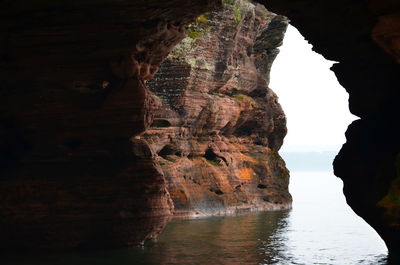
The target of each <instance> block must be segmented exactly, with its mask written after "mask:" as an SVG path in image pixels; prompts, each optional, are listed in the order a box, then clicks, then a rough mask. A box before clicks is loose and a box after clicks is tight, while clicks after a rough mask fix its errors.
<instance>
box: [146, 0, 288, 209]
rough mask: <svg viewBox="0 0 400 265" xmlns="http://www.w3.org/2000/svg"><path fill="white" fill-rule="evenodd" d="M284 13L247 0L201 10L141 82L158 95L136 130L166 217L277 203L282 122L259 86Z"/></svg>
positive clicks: (282, 187)
mask: <svg viewBox="0 0 400 265" xmlns="http://www.w3.org/2000/svg"><path fill="white" fill-rule="evenodd" d="M287 25H288V20H287V19H286V18H285V17H283V16H277V15H275V14H273V13H271V12H268V11H267V10H266V9H265V8H264V7H263V6H261V5H254V4H251V3H249V2H248V1H236V2H235V1H234V3H233V4H228V3H225V6H224V9H223V10H222V11H220V12H213V13H208V14H205V15H202V16H201V17H199V18H198V19H197V22H196V23H194V24H192V25H191V26H190V27H189V34H188V37H187V38H185V39H184V40H183V41H182V43H181V44H179V45H178V46H177V47H176V48H175V49H174V50H173V51H172V52H171V54H170V55H169V56H168V58H167V59H166V60H165V61H164V62H163V63H162V64H161V67H160V71H159V72H158V73H157V75H156V76H155V78H154V79H153V80H151V81H150V82H149V83H148V86H149V88H150V90H151V91H152V92H153V93H154V94H155V95H156V96H157V97H158V98H159V101H160V107H159V109H158V110H157V111H156V112H155V117H154V121H153V124H152V125H151V128H148V129H147V130H146V131H145V133H144V134H143V135H142V137H141V139H144V140H145V141H146V142H147V143H149V145H150V146H151V148H152V150H153V151H154V155H155V160H156V161H157V163H158V164H159V165H160V167H161V169H162V172H163V173H164V176H165V178H166V180H167V183H168V188H167V189H168V191H169V193H170V195H171V197H172V200H173V202H174V206H175V214H176V215H209V214H220V213H226V212H234V211H242V210H256V209H284V208H288V207H290V205H291V196H290V194H289V192H288V183H289V172H288V170H287V169H286V168H285V163H284V162H283V160H282V158H281V157H280V156H279V154H278V150H279V148H280V146H281V145H282V142H283V138H284V136H285V135H286V119H285V115H284V113H283V111H282V109H281V107H280V105H279V103H278V102H277V101H278V98H277V96H276V95H275V93H274V92H273V91H272V90H271V89H270V88H268V80H269V70H270V66H271V64H272V61H273V59H274V58H275V56H276V55H277V53H278V49H277V47H278V46H280V45H281V43H282V39H283V36H284V32H285V30H286V27H287Z"/></svg>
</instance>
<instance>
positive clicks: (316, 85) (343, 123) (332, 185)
mask: <svg viewBox="0 0 400 265" xmlns="http://www.w3.org/2000/svg"><path fill="white" fill-rule="evenodd" d="M334 63H335V62H332V61H327V60H326V59H324V58H323V56H321V55H319V54H317V53H315V52H313V51H312V46H311V45H310V44H308V43H307V41H306V40H304V38H303V37H302V35H301V34H300V33H299V32H298V31H297V29H295V28H294V27H292V26H289V28H288V30H287V32H286V35H285V39H284V43H283V46H282V47H281V48H280V54H279V56H278V57H277V58H276V60H275V61H274V64H273V67H272V70H271V83H270V87H271V88H272V89H273V90H274V91H275V92H276V94H277V95H278V96H279V102H280V104H281V105H282V108H283V110H284V111H285V114H286V117H287V128H288V135H287V136H286V138H285V140H284V144H283V146H282V149H281V150H280V154H281V155H282V157H283V158H284V160H285V161H286V164H287V167H288V169H289V170H290V172H291V174H290V186H289V190H290V193H291V194H292V196H293V210H292V211H291V212H290V215H289V217H288V223H289V225H288V229H287V230H288V232H287V236H288V238H309V239H310V241H308V242H303V243H302V244H300V242H295V241H288V242H286V243H285V244H286V245H287V247H288V248H290V249H292V250H293V251H294V253H293V254H294V255H295V256H296V255H305V256H307V255H308V254H310V255H311V254H312V253H311V252H310V251H307V248H312V249H314V248H320V249H323V251H322V252H321V253H320V254H321V258H323V256H326V257H328V256H329V255H331V253H329V250H333V249H335V250H336V251H338V253H342V254H340V255H343V256H345V255H346V253H345V252H346V249H352V250H353V251H354V253H357V255H359V256H368V255H385V254H386V253H387V249H386V247H385V244H384V242H383V240H382V239H381V238H380V237H379V235H378V234H377V233H376V232H375V231H374V230H373V229H372V228H371V227H370V226H369V225H368V224H367V223H366V222H365V221H364V220H363V219H361V218H360V217H358V216H357V215H356V214H355V213H354V212H353V211H352V210H351V208H350V207H349V206H348V205H347V203H346V200H345V197H344V195H343V192H342V187H343V183H342V181H341V180H340V179H339V178H337V177H335V176H334V174H333V167H332V162H333V159H334V157H335V156H336V154H337V153H338V151H339V150H340V148H341V146H342V144H343V143H345V141H346V139H345V136H344V134H345V131H346V129H347V126H348V125H349V124H350V123H351V122H352V121H353V120H355V119H357V117H356V116H353V115H352V114H351V113H350V112H349V110H348V109H349V108H348V94H347V93H346V91H345V89H344V88H343V87H341V86H340V84H339V83H338V81H337V79H336V77H335V75H334V73H333V72H332V71H330V67H331V66H332V65H333V64H334ZM321 237H323V238H324V240H320V238H321ZM318 238H319V239H318ZM360 238H363V239H362V240H361V239H360ZM306 241H307V240H306ZM312 242H314V243H312ZM317 242H318V243H317ZM309 243H310V244H311V245H312V244H315V245H314V246H313V247H311V246H310V245H309ZM296 253H297V254H296ZM307 253H308V254H307ZM354 253H353V254H354ZM353 254H352V255H353ZM333 258H335V259H337V257H333ZM350 259H351V257H350V256H349V257H348V262H349V260H350ZM304 260H308V261H310V262H312V258H311V257H308V258H307V257H303V260H302V261H304ZM320 261H321V260H320ZM344 263H347V262H346V261H344ZM350 263H351V262H350ZM373 263H374V262H373ZM348 264H349V263H348Z"/></svg>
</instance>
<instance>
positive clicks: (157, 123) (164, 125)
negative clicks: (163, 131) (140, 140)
mask: <svg viewBox="0 0 400 265" xmlns="http://www.w3.org/2000/svg"><path fill="white" fill-rule="evenodd" d="M170 126H171V123H170V122H169V121H168V120H163V119H157V120H154V121H153V123H152V124H151V127H159V128H167V127H170Z"/></svg>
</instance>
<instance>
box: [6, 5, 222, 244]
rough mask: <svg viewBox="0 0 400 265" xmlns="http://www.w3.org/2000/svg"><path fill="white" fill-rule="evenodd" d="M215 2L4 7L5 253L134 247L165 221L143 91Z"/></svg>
mask: <svg viewBox="0 0 400 265" xmlns="http://www.w3.org/2000/svg"><path fill="white" fill-rule="evenodd" d="M219 5H220V4H219V3H218V1H186V0H185V1H161V2H160V1H147V0H146V1H90V0H84V1H76V2H74V1H61V2H60V1H56V2H51V1H36V2H35V3H33V2H30V1H7V3H4V6H5V8H2V9H1V10H0V17H1V23H0V80H1V85H0V93H1V103H0V113H1V116H0V120H1V123H0V135H1V140H0V166H1V168H0V234H1V235H2V237H1V239H0V248H1V249H5V248H28V249H32V248H34V249H48V248H75V247H103V246H125V245H134V244H138V243H139V242H141V241H143V240H144V239H146V238H151V237H155V236H156V235H157V234H158V233H159V232H160V231H161V230H162V228H163V226H164V225H165V222H166V218H167V217H168V216H169V215H170V214H171V210H172V207H173V206H172V202H171V200H170V197H169V194H168V192H167V190H166V183H165V180H164V176H163V175H162V172H161V171H160V170H159V169H158V167H157V166H156V164H155V163H154V161H153V160H152V158H151V156H148V155H147V154H148V150H149V148H148V146H147V144H146V143H145V142H143V141H141V140H139V139H135V138H134V136H135V135H138V134H140V133H141V132H143V131H144V130H145V128H146V127H148V126H149V125H150V124H151V123H152V115H151V112H152V109H153V108H154V107H155V106H156V103H157V102H156V101H155V98H154V97H153V96H152V95H151V93H150V92H149V91H148V90H147V88H146V86H145V80H147V79H150V78H151V77H152V76H153V75H154V73H155V72H156V71H157V68H158V64H159V63H160V62H161V61H162V60H163V59H164V58H165V57H166V56H167V55H168V53H169V52H170V51H171V50H172V48H173V47H174V46H175V45H176V44H177V43H179V42H180V41H181V40H182V39H183V38H184V37H185V36H186V31H187V29H186V28H187V25H188V24H189V23H190V22H192V21H193V20H194V19H196V17H198V16H199V15H200V14H201V13H204V12H207V11H210V10H213V9H215V8H217V7H218V6H219Z"/></svg>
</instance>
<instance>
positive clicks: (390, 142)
mask: <svg viewBox="0 0 400 265" xmlns="http://www.w3.org/2000/svg"><path fill="white" fill-rule="evenodd" d="M258 2H262V3H264V4H265V5H267V6H268V8H269V9H271V10H272V11H274V12H277V13H279V14H282V15H286V16H288V17H289V19H290V20H291V23H293V25H294V26H296V27H297V28H298V29H299V30H300V32H301V33H302V34H303V35H304V36H305V38H306V39H307V40H308V41H309V42H310V43H311V44H313V46H314V50H315V51H316V52H318V53H321V54H322V55H324V56H325V58H327V59H329V60H332V61H336V62H337V63H336V64H335V65H334V66H333V67H332V71H334V72H335V74H336V76H337V78H338V81H339V82H340V83H341V84H342V85H343V87H345V88H346V90H347V91H348V92H349V108H350V111H351V112H352V113H353V114H355V115H357V116H358V117H360V120H357V121H354V122H353V124H351V125H350V127H349V129H348V130H347V132H346V138H347V143H346V144H345V145H344V146H343V148H342V150H341V151H340V153H339V155H338V156H337V157H336V159H335V162H334V169H335V174H336V175H337V176H338V177H340V178H341V179H342V180H343V183H344V194H345V196H346V199H347V202H348V204H349V205H350V206H351V207H352V209H353V210H354V211H355V212H356V213H357V214H358V215H360V216H361V217H362V218H364V219H365V220H366V221H367V222H368V223H369V224H371V226H372V227H374V228H375V229H376V231H377V232H378V233H379V234H380V235H381V236H382V238H383V239H384V240H385V242H386V244H387V246H388V248H389V252H390V254H391V257H393V256H399V253H400V185H399V182H400V181H399V179H400V173H399V172H400V170H399V168H400V166H399V157H400V141H399V135H400V130H399V128H400V127H399V126H397V123H398V120H399V105H400V101H399V98H400V97H399V87H400V86H399V76H400V66H399V64H398V63H399V49H400V42H399V39H400V31H399V29H400V3H399V1H393V0H383V1H381V0H371V1H348V0H340V1H328V2H327V1H322V0H320V1H309V0H299V1H289V0H269V1H262V0H260V1H258ZM398 262H399V261H397V262H395V263H394V264H398Z"/></svg>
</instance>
